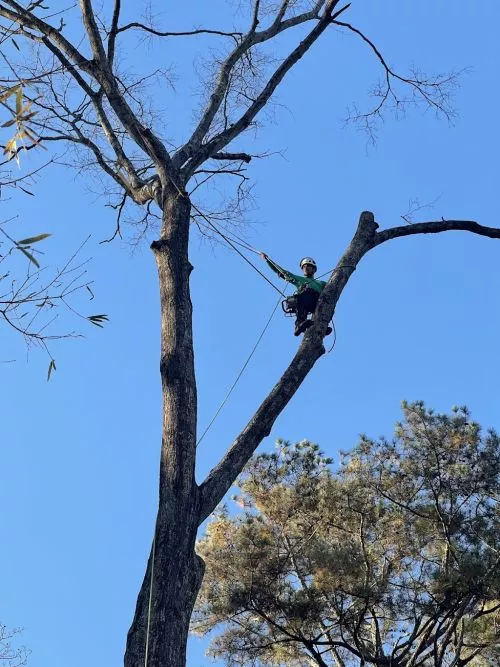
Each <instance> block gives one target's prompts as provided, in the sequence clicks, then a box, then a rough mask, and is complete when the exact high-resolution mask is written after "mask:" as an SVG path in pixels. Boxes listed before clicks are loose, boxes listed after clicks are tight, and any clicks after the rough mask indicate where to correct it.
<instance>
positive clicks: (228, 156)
mask: <svg viewBox="0 0 500 667" xmlns="http://www.w3.org/2000/svg"><path fill="white" fill-rule="evenodd" d="M211 157H212V160H241V161H242V162H247V163H248V162H251V160H252V156H251V155H248V153H215V154H214V155H212V156H211Z"/></svg>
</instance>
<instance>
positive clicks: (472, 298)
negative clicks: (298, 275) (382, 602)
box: [0, 0, 500, 667]
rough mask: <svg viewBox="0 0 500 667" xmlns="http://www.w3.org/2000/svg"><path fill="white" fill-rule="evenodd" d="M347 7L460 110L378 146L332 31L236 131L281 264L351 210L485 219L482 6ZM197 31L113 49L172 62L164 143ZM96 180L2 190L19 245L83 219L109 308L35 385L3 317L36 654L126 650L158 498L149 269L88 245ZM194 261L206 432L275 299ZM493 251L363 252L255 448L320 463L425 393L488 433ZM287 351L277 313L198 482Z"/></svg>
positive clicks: (184, 127) (9, 600)
mask: <svg viewBox="0 0 500 667" xmlns="http://www.w3.org/2000/svg"><path fill="white" fill-rule="evenodd" d="M231 7H232V6H231V5H230V4H229V3H226V2H222V1H221V0H218V1H217V2H214V3H213V4H212V5H211V6H210V7H209V8H207V6H206V5H202V3H199V2H186V3H184V4H183V6H182V7H179V8H176V7H173V8H172V9H169V10H166V11H165V12H164V13H163V14H161V16H160V17H159V24H161V25H163V26H167V25H168V26H169V27H171V28H172V29H183V28H187V27H192V26H193V25H199V24H201V23H202V22H203V21H206V22H209V23H210V25H211V27H215V26H216V25H224V26H230V25H232V19H231V16H232V11H233V10H232V8H231ZM240 16H241V14H240V15H238V17H237V19H236V20H239V17H240ZM345 18H346V20H350V21H351V22H353V23H355V24H356V25H357V26H358V27H359V28H361V29H363V30H364V31H365V32H366V33H367V34H368V35H369V36H370V37H371V38H372V39H373V40H374V41H375V42H376V43H377V45H378V46H379V47H380V48H381V49H382V50H383V53H384V55H385V56H386V58H387V59H388V61H390V63H391V64H392V65H394V66H395V67H397V68H398V69H399V70H400V71H403V72H404V71H405V70H406V68H407V67H408V66H410V65H411V64H416V65H418V66H419V67H421V69H423V70H426V71H428V72H444V71H448V70H450V69H459V70H460V69H463V68H469V70H468V73H467V74H464V76H463V77H462V80H461V82H462V85H461V88H460V89H459V90H458V91H457V94H456V99H455V107H456V109H457V111H458V113H459V116H458V118H457V119H456V120H455V122H454V124H453V126H450V125H448V124H447V123H446V122H444V121H438V120H436V119H435V117H434V116H433V114H431V113H423V112H422V110H416V111H415V112H411V113H409V114H408V116H407V118H406V119H404V120H402V121H398V122H396V121H395V120H393V119H392V118H390V117H388V118H387V119H386V122H385V123H384V124H383V125H382V126H381V127H380V132H379V137H378V142H377V144H376V146H369V145H367V138H366V136H365V135H363V134H361V133H360V132H358V131H357V130H356V128H354V127H344V125H343V119H344V117H345V115H346V107H347V106H348V105H349V104H351V103H352V102H357V103H358V105H359V106H361V107H363V106H364V105H366V104H367V103H368V98H367V95H366V94H367V92H368V91H369V90H370V88H371V87H372V86H373V85H374V83H376V80H377V77H378V75H379V70H378V68H377V66H376V63H375V62H374V59H373V57H372V54H370V52H369V51H368V49H367V48H366V46H364V45H363V44H361V43H360V42H358V41H356V40H354V39H353V38H352V37H351V36H343V35H341V34H340V33H337V32H334V31H330V32H329V33H328V34H326V35H324V37H323V39H322V40H321V42H320V43H318V44H317V45H316V46H315V47H314V49H313V50H312V51H311V52H310V53H309V54H308V55H307V56H306V57H305V58H304V59H303V61H301V63H300V64H299V65H298V66H297V68H296V70H294V72H293V73H292V74H291V75H289V76H288V77H287V78H286V80H285V82H284V84H283V86H282V88H281V90H280V93H279V96H278V102H279V104H280V106H279V107H277V108H276V112H275V114H274V119H275V120H274V123H271V124H269V123H268V124H267V125H266V126H265V127H264V128H263V129H262V130H261V131H260V132H259V135H258V138H257V139H255V140H254V139H252V138H251V137H250V135H249V137H248V139H247V140H246V143H241V144H240V145H241V147H243V146H244V147H246V148H247V149H248V150H250V147H251V146H252V142H253V141H255V147H256V148H258V149H267V150H269V151H282V152H283V153H282V155H278V154H276V155H274V156H272V157H270V158H268V159H267V160H255V161H254V162H252V164H251V165H250V167H249V175H250V176H251V178H252V180H253V182H254V184H255V190H254V195H255V206H254V209H253V210H252V211H251V212H250V214H249V219H250V221H251V222H252V224H249V225H248V229H247V231H246V232H245V233H246V234H247V238H248V240H249V242H250V243H251V244H252V245H253V246H256V247H258V248H261V249H263V250H265V251H266V252H267V253H268V254H269V255H271V256H272V257H273V258H275V259H276V260H277V261H279V263H280V264H282V265H284V266H286V267H288V268H290V269H291V270H294V269H295V267H296V265H297V262H298V260H299V259H300V258H301V257H302V256H304V255H311V256H313V257H314V258H315V259H316V261H317V263H318V266H319V272H321V273H322V272H323V271H326V270H327V269H329V268H330V267H332V266H334V265H335V263H336V261H337V259H338V257H339V256H340V254H341V253H342V251H343V249H344V248H345V246H346V244H347V243H348V242H349V239H350V238H351V236H352V234H353V232H354V229H355V225H356V223H357V219H358V216H359V213H360V211H362V210H364V209H369V210H372V211H374V213H375V216H376V219H377V221H378V222H379V224H380V226H381V227H386V226H394V225H397V224H400V222H401V218H400V216H401V215H402V214H404V213H405V212H406V211H407V209H408V203H409V201H410V200H412V199H415V198H418V199H420V201H421V202H424V203H425V202H432V201H435V200H437V201H436V202H435V205H434V209H433V210H429V211H422V214H421V216H420V217H418V219H419V220H428V219H438V218H440V217H446V218H461V219H474V220H477V221H479V222H481V223H483V224H488V225H498V224H500V223H499V220H498V213H497V211H498V204H497V200H496V196H497V189H498V186H497V184H498V175H499V174H498V164H497V156H498V154H499V150H500V141H499V129H498V113H497V110H498V106H499V102H500V100H499V93H498V86H497V85H496V81H497V76H498V63H499V58H498V56H499V47H498V45H497V43H498V40H497V39H496V38H497V35H496V26H497V25H498V20H499V19H500V10H499V9H498V8H497V7H496V5H495V3H477V4H476V5H475V6H474V7H473V8H471V7H470V6H468V7H467V11H466V7H465V5H464V6H463V7H462V8H459V7H458V6H457V3H452V2H448V1H445V0H440V1H439V2H435V1H434V2H431V1H430V0H425V1H423V2H418V3H417V2H395V1H393V0H384V1H383V2H378V3H368V2H362V1H359V2H358V1H357V0H355V1H354V2H353V7H352V9H351V11H350V12H349V14H346V15H345ZM125 19H127V17H125ZM74 30H75V31H76V27H74ZM211 43H213V44H215V45H217V46H218V45H219V44H220V43H219V42H210V40H208V39H204V38H203V39H198V41H191V42H189V45H187V46H186V47H180V46H178V45H177V43H175V46H170V45H167V46H164V45H162V46H161V49H158V50H157V49H155V47H150V50H148V49H146V50H145V51H143V52H141V51H139V50H138V49H134V50H132V49H131V50H129V51H126V52H124V53H122V56H121V57H122V58H123V62H124V63H125V64H129V63H130V62H131V61H132V63H133V65H134V67H136V69H137V70H138V71H139V70H142V69H144V68H146V67H148V66H149V65H150V61H153V60H154V61H155V63H158V64H160V62H161V63H162V64H163V62H164V63H165V64H171V65H172V66H173V68H174V69H176V71H177V72H178V80H177V82H176V86H175V92H171V91H169V90H168V89H167V88H165V90H161V91H159V92H158V99H157V100H155V104H157V106H158V108H164V109H165V116H164V118H165V121H164V122H165V123H166V125H167V127H168V128H169V137H170V138H172V139H175V140H177V141H180V140H181V139H182V138H185V137H186V136H187V135H188V132H189V129H190V127H191V126H192V125H191V122H192V118H193V113H195V112H196V89H197V83H196V80H195V77H194V71H195V69H199V66H200V55H201V54H202V53H204V54H205V55H208V53H209V52H208V51H207V49H208V48H209V45H210V44H211ZM285 47H286V44H284V43H281V44H280V48H285ZM193 57H194V58H195V65H193V61H192V58H193ZM193 110H194V111H193ZM89 185H91V184H89V181H88V180H85V177H80V178H78V177H76V176H75V174H74V173H73V172H71V171H70V170H68V169H67V168H62V167H55V168H54V169H53V170H52V171H50V172H49V171H47V172H46V173H45V174H44V175H43V178H42V179H41V180H40V182H39V185H38V187H37V189H36V197H35V198H30V197H23V198H18V197H17V196H16V197H15V198H13V199H12V200H11V201H9V202H6V203H4V205H3V206H4V209H3V210H4V215H3V219H5V218H7V217H9V215H10V214H12V213H13V212H17V213H18V214H19V221H18V222H17V223H16V224H17V225H18V228H17V230H16V234H15V235H16V236H17V237H18V238H19V237H21V236H27V235H28V234H31V233H36V232H40V231H44V232H45V231H49V232H52V233H53V234H54V237H53V238H52V239H51V240H48V241H46V242H45V251H46V255H45V256H44V260H46V261H47V262H51V261H52V262H55V263H60V262H61V261H62V259H63V258H64V257H66V256H67V255H68V253H70V252H71V251H73V250H74V249H75V248H76V247H77V246H78V245H79V244H80V243H81V242H82V241H83V240H84V239H85V238H86V236H87V235H88V234H89V233H91V234H92V237H91V240H90V241H89V243H88V244H87V246H86V249H85V251H84V253H85V252H86V253H87V255H88V256H91V257H92V261H91V263H90V266H89V274H90V276H91V278H92V280H93V281H94V285H93V289H94V291H95V293H96V300H95V302H93V303H92V304H88V308H89V314H90V313H92V312H106V313H108V314H109V317H110V323H109V324H108V325H107V326H106V327H105V328H104V329H103V330H99V329H97V328H94V327H90V326H88V327H86V328H85V327H84V329H83V330H82V331H83V333H85V335H86V337H85V338H81V339H76V340H72V341H67V342H61V343H58V344H56V345H54V347H53V354H54V357H55V359H56V362H57V367H58V370H57V372H56V373H55V375H54V377H53V379H52V380H51V381H50V382H49V383H47V382H46V367H47V363H48V362H47V359H46V357H45V356H44V355H43V354H42V353H40V352H37V351H31V352H30V353H29V355H27V354H26V350H25V348H24V345H23V343H22V342H21V341H19V340H17V339H16V338H15V337H13V336H12V335H11V334H10V332H8V331H6V330H5V328H3V329H2V353H1V356H2V359H11V358H16V359H17V361H16V363H9V364H2V365H0V372H1V375H2V386H3V387H4V391H3V393H2V396H3V401H2V408H3V418H2V447H1V450H0V451H1V463H0V466H1V467H0V470H1V485H0V503H1V504H0V506H1V507H2V532H3V548H2V549H1V551H0V572H1V576H0V620H1V621H2V622H3V623H6V624H7V625H9V626H24V628H25V631H24V634H23V642H24V643H25V644H26V645H28V646H29V647H30V648H31V649H32V655H31V657H30V661H29V664H30V666H31V667H46V666H48V665H50V666H51V667H67V665H68V664H69V665H71V667H83V666H84V665H85V666H86V665H88V664H89V662H92V664H106V665H115V664H120V663H121V660H122V655H123V647H124V641H125V636H126V632H127V629H128V626H129V623H130V620H131V618H132V614H133V609H134V604H135V598H136V594H137V591H138V587H139V584H140V581H141V580H142V576H143V571H144V567H145V562H146V557H147V554H148V551H149V546H150V540H151V537H152V527H153V522H154V518H155V511H156V498H157V475H158V459H159V446H160V407H161V406H160V383H159V372H158V349H159V330H158V322H159V315H158V303H157V284H156V272H155V266H154V262H153V258H152V255H151V252H150V250H149V248H148V245H147V244H143V245H140V246H139V247H134V246H132V245H131V244H130V243H127V242H120V241H118V242H116V243H114V244H105V245H100V244H99V241H100V240H101V239H103V238H105V237H107V236H109V234H110V232H112V230H113V225H114V218H113V211H112V210H111V209H109V208H106V207H105V206H104V204H105V200H104V199H103V198H102V197H98V196H96V195H95V194H94V193H93V192H90V189H91V188H89ZM93 188H94V189H95V184H94V185H93ZM206 196H207V197H208V196H209V195H206ZM191 253H192V263H193V265H194V267H195V270H194V271H193V274H192V293H193V303H194V313H195V314H194V323H195V345H196V350H195V354H196V366H197V372H198V389H199V403H200V414H199V425H200V431H201V430H202V429H203V428H204V427H205V425H206V423H207V422H208V421H209V420H210V418H211V416H212V415H213V413H214V411H215V410H216V408H217V406H218V404H219V402H220V400H222V398H223V397H224V395H225V393H226V391H227V389H228V387H229V386H230V384H231V383H232V381H233V379H234V377H235V376H236V374H237V372H238V371H239V369H240V367H241V365H242V363H243V362H244V360H245V358H246V356H247V355H248V353H249V351H250V349H251V348H252V346H253V344H254V343H255V340H256V338H257V336H258V335H259V333H260V331H261V330H262V328H263V326H264V324H265V322H266V320H267V318H268V317H269V315H270V313H271V310H272V308H273V307H274V305H275V303H276V298H275V293H274V292H273V291H272V290H271V289H270V287H269V286H268V285H267V284H266V283H265V282H264V281H263V280H262V279H261V278H259V276H258V275H257V274H256V273H255V272H253V271H252V270H251V269H250V268H249V267H248V265H246V264H245V263H244V262H243V261H242V260H241V258H239V257H238V256H236V255H235V254H234V253H233V252H232V251H230V250H225V249H223V248H221V247H220V246H216V247H212V246H211V245H210V244H208V243H206V242H204V241H203V240H201V239H200V238H199V237H198V236H196V234H194V235H193V240H192V247H191ZM499 253H500V243H497V242H496V241H493V240H489V239H485V238H480V237H476V236H473V235H470V234H465V233H458V232H453V233H448V234H443V235H440V236H438V237H436V236H434V237H425V238H423V237H422V238H420V237H412V238H406V239H398V240H395V241H393V242H391V243H389V244H386V245H384V246H383V247H380V248H377V249H375V250H374V251H372V252H371V253H370V254H369V255H368V256H367V257H365V258H364V259H363V261H362V263H361V265H360V266H359V268H358V270H357V271H356V273H355V275H354V276H353V278H352V280H351V282H350V284H349V286H348V288H347V289H346V291H345V292H344V295H343V297H342V299H341V301H340V303H339V305H338V308H337V314H336V318H335V324H336V329H337V344H336V346H335V348H334V350H333V351H332V352H331V353H330V354H329V355H327V356H325V357H323V358H322V359H321V360H320V361H319V362H318V364H317V366H316V367H315V368H314V369H313V371H312V372H311V374H310V375H309V377H308V378H307V380H306V381H305V382H304V385H303V386H302V388H301V389H300V391H299V392H298V393H297V395H296V396H295V398H294V399H293V401H292V403H291V404H290V405H289V407H288V409H287V410H286V411H285V413H284V414H283V415H282V416H281V417H280V418H279V420H278V421H277V423H276V425H275V427H274V428H273V431H272V433H271V435H270V437H269V438H267V439H266V441H265V442H264V443H263V444H262V448H263V449H270V448H271V447H272V446H273V441H274V439H275V438H277V437H282V438H285V439H290V440H299V439H302V438H309V439H311V440H313V441H315V442H318V443H319V444H320V445H321V446H322V447H323V449H324V450H326V451H327V452H328V454H329V455H332V456H333V457H334V458H335V456H336V453H337V452H338V450H339V449H348V448H349V447H351V446H352V445H354V444H355V442H356V438H357V435H358V434H359V433H360V432H366V433H368V434H369V435H371V436H374V437H376V436H378V435H381V434H386V435H389V434H390V432H391V430H392V426H393V424H394V422H395V420H396V419H397V418H398V417H399V404H400V401H401V400H402V399H408V400H414V399H423V400H425V401H426V402H427V403H428V404H429V405H431V406H433V407H434V408H436V409H438V410H443V411H444V410H448V409H449V408H450V407H451V405H453V404H467V405H468V406H469V407H470V408H471V410H472V413H473V417H474V418H475V419H476V420H478V421H480V422H481V423H483V424H484V425H485V426H497V427H498V426H499V423H498V414H499V410H498V408H499V400H500V390H499V383H498V377H499V373H500V358H499V355H498V335H499V332H500V306H499V298H498V294H499V290H500V271H499V261H498V257H499ZM257 261H260V260H259V259H258V258H257ZM260 267H261V268H264V265H260ZM85 307H87V306H85ZM73 325H76V326H80V323H79V322H76V323H72V324H71V326H73ZM296 346H297V339H295V338H294V337H293V335H292V321H291V320H288V319H286V318H284V317H282V316H281V314H280V313H277V314H276V315H275V317H274V319H273V322H272V325H271V327H270V329H269V330H268V332H267V334H266V336H265V338H264V339H263V341H262V343H261V345H260V347H259V349H258V351H257V353H256V355H255V357H254V359H253V361H252V363H251V365H250V366H249V367H248V369H247V371H246V373H245V375H244V376H243V378H242V380H241V381H240V383H239V384H238V387H237V390H236V391H235V393H234V394H233V396H232V397H231V399H230V402H229V403H228V405H227V406H226V408H225V410H224V411H223V413H222V414H221V415H220V417H219V419H218V420H217V421H216V423H215V424H214V426H213V427H212V429H211V430H210V432H209V434H208V435H207V436H206V438H205V439H204V441H203V443H202V444H201V445H200V458H199V465H198V471H199V479H200V480H201V479H202V478H203V476H204V475H205V474H206V473H207V471H208V470H209V469H210V468H211V466H212V465H213V464H214V463H215V462H216V461H217V460H218V458H219V457H220V456H221V455H222V453H223V452H224V451H225V449H226V448H227V446H228V445H229V444H230V442H231V440H232V439H233V438H234V436H235V435H237V433H238V432H239V430H241V428H242V427H243V426H244V424H245V423H246V420H247V419H248V418H249V417H251V415H252V413H253V410H254V409H255V408H256V407H257V405H258V404H259V403H260V401H261V400H262V398H263V397H264V396H265V394H266V393H267V391H268V390H269V389H270V388H271V387H272V385H273V384H274V382H275V381H276V379H277V378H278V377H279V375H280V373H281V372H282V370H283V369H284V368H285V366H286V365H287V363H288V361H289V360H290V358H291V356H292V355H293V353H294V350H295V349H296ZM204 648H205V643H204V642H203V641H200V640H197V639H194V640H192V642H191V644H190V653H189V661H188V664H189V665H190V666H193V667H198V665H204V664H207V663H208V660H207V658H206V657H205V656H204Z"/></svg>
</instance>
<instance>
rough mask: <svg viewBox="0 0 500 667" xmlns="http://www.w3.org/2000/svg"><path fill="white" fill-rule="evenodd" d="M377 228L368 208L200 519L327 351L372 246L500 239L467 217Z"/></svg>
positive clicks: (203, 492) (205, 496)
mask: <svg viewBox="0 0 500 667" xmlns="http://www.w3.org/2000/svg"><path fill="white" fill-rule="evenodd" d="M377 228H378V225H377V223H376V222H375V220H374V216H373V213H370V212H369V211H365V212H363V213H362V214H361V216H360V221H359V224H358V229H357V231H356V233H355V235H354V237H353V239H352V241H351V243H350V244H349V246H348V248H347V250H346V251H345V253H344V254H343V256H342V257H341V259H340V260H339V262H338V264H337V266H336V267H335V269H334V271H333V272H332V274H331V276H330V279H329V280H328V283H327V285H326V286H325V288H324V289H323V291H322V293H321V296H320V299H319V301H318V305H317V307H316V313H315V326H314V327H311V328H310V329H309V330H308V331H307V332H306V334H305V335H304V339H303V341H302V344H301V345H300V347H299V349H298V351H297V353H296V354H295V356H294V358H293V360H292V362H291V363H290V365H289V366H288V368H287V369H286V371H285V372H284V374H283V375H282V377H281V378H280V380H279V381H278V382H277V384H276V385H275V386H274V387H273V389H272V390H271V392H270V393H269V395H268V396H267V397H266V398H265V399H264V401H263V403H262V404H261V405H260V406H259V408H258V409H257V411H256V412H255V414H254V416H253V417H252V418H251V420H250V421H249V422H248V424H247V425H246V427H245V428H244V429H243V431H242V432H241V433H240V434H239V435H238V436H237V438H236V439H235V440H234V442H233V444H232V445H231V447H230V448H229V450H228V451H227V452H226V454H225V455H224V457H223V458H222V459H221V461H220V462H219V463H218V464H217V465H216V466H215V467H214V468H213V469H212V470H211V471H210V473H209V474H208V476H207V477H206V479H205V481H204V482H203V483H202V484H201V486H200V497H201V504H200V519H199V521H200V523H201V522H202V521H204V520H205V519H206V518H207V516H209V514H210V513H211V512H213V510H214V509H215V508H216V507H217V505H218V503H219V502H220V501H221V500H222V498H223V497H224V495H225V493H226V492H227V491H228V490H229V488H230V487H231V485H232V484H233V483H234V481H235V480H236V478H237V477H238V475H239V474H240V472H241V471H242V470H243V467H244V466H245V464H246V462H247V461H248V459H249V458H250V457H251V456H252V454H253V452H254V451H255V449H256V448H257V447H258V446H259V444H260V443H261V441H262V440H263V438H265V437H266V436H267V435H269V433H270V432H271V428H272V426H273V424H274V422H275V420H276V419H277V417H278V416H279V414H280V413H281V411H282V410H283V409H284V407H285V406H286V405H287V403H288V402H289V401H290V399H291V398H292V396H293V395H294V394H295V392H296V391H297V389H298V388H299V387H300V385H301V384H302V382H303V380H304V378H305V377H306V375H307V374H308V373H309V371H310V370H311V369H312V367H313V366H314V364H315V363H316V361H317V360H318V359H319V358H320V357H321V356H322V354H323V353H324V347H323V344H322V338H323V336H324V335H325V332H326V327H327V324H328V322H329V320H330V319H331V318H332V316H333V314H334V312H335V307H336V305H337V303H338V300H339V298H340V296H341V294H342V292H343V290H344V288H345V286H346V284H347V282H348V280H349V278H350V276H351V275H352V273H353V272H354V271H355V269H356V267H357V265H358V263H359V261H360V260H361V259H362V257H363V256H364V255H365V254H366V253H367V252H368V251H369V250H371V249H372V248H374V247H376V246H378V245H381V244H382V243H384V242H386V241H389V240H391V239H394V238H398V237H400V236H410V235H412V234H438V233H440V232H445V231H450V230H463V231H469V232H472V233H474V234H479V235H481V236H487V237H489V238H500V229H497V228H494V227H484V226H483V225H479V224H478V223H477V222H471V221H464V220H448V221H447V220H441V221H436V222H422V223H417V224H414V225H405V226H404V227H393V228H391V229H386V230H383V231H381V232H377V231H376V230H377Z"/></svg>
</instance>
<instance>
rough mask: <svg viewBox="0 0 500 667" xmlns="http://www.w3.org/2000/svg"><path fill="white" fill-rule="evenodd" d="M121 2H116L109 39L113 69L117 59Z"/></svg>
mask: <svg viewBox="0 0 500 667" xmlns="http://www.w3.org/2000/svg"><path fill="white" fill-rule="evenodd" d="M120 8H121V0H115V6H114V9H113V17H112V19H111V29H110V31H109V37H108V63H109V66H110V67H113V59H114V57H115V45H116V36H117V34H118V32H119V28H118V21H119V20H120Z"/></svg>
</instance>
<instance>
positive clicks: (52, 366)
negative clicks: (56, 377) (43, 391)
mask: <svg viewBox="0 0 500 667" xmlns="http://www.w3.org/2000/svg"><path fill="white" fill-rule="evenodd" d="M55 370H56V362H55V361H54V359H51V360H50V364H49V370H48V372H47V382H48V381H49V380H50V376H51V375H52V371H55Z"/></svg>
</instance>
